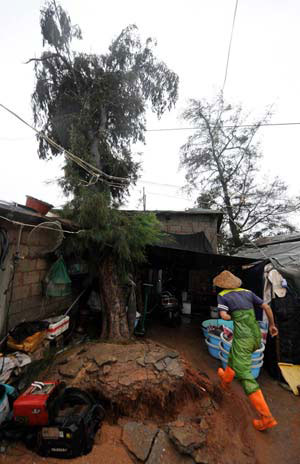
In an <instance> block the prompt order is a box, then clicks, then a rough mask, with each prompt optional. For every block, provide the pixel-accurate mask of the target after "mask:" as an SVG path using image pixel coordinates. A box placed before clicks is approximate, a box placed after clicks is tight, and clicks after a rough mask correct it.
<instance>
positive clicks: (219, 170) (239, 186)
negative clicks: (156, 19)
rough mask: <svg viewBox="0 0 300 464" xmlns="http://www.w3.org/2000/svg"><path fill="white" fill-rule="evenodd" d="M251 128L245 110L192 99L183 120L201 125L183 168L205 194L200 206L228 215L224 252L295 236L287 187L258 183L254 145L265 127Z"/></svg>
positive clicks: (189, 144)
mask: <svg viewBox="0 0 300 464" xmlns="http://www.w3.org/2000/svg"><path fill="white" fill-rule="evenodd" d="M270 116H271V112H270V110H268V111H267V113H266V115H265V117H264V118H263V119H262V120H260V121H257V122H255V123H254V125H253V126H252V127H250V126H247V125H246V124H247V123H248V124H249V115H245V114H244V113H243V110H242V107H241V106H235V107H234V106H232V105H226V104H225V102H224V100H223V96H222V95H218V96H217V98H216V99H215V100H214V101H213V102H208V101H198V100H191V101H190V103H189V106H188V108H187V109H186V110H185V111H184V113H183V118H184V119H185V120H186V121H188V122H190V123H191V124H192V125H194V126H198V127H199V129H198V130H196V131H195V132H194V133H193V134H192V135H191V136H189V137H188V140H187V142H186V143H185V144H184V145H183V146H182V147H181V166H183V167H184V168H186V172H187V173H186V180H187V182H188V184H189V188H190V189H191V190H193V189H197V190H198V191H199V197H198V206H200V207H204V208H205V207H206V208H214V209H218V210H221V211H222V212H223V213H224V220H223V225H222V230H221V234H222V235H221V237H222V251H227V252H228V251H230V250H232V249H233V248H234V247H238V246H240V245H242V243H244V242H247V241H249V240H252V239H255V238H258V237H259V236H264V235H270V234H272V233H273V234H278V233H284V232H291V231H294V230H295V227H294V226H293V225H292V224H291V223H290V222H289V220H288V217H287V215H286V212H288V211H290V210H298V209H299V208H300V205H299V203H298V201H297V200H293V199H290V198H289V196H288V191H287V185H286V184H285V183H284V182H283V181H282V180H280V179H279V178H277V177H276V178H275V179H273V180H271V181H269V180H267V179H264V180H261V181H259V180H258V172H259V168H260V166H259V162H260V160H261V158H262V154H261V152H260V146H259V144H258V143H257V142H255V141H254V138H255V136H256V135H257V132H258V130H259V128H260V125H261V124H262V122H265V121H267V120H268V119H269V118H270Z"/></svg>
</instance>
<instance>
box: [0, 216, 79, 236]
mask: <svg viewBox="0 0 300 464" xmlns="http://www.w3.org/2000/svg"><path fill="white" fill-rule="evenodd" d="M0 219H3V220H4V221H7V222H11V223H12V224H16V225H18V226H25V227H33V228H34V227H35V226H34V224H28V223H25V222H20V221H15V220H14V219H9V218H7V217H5V216H0ZM49 224H51V222H50V221H49ZM40 229H45V230H52V232H53V231H55V229H53V227H47V226H41V227H40ZM61 232H64V233H66V234H75V235H77V234H80V233H82V232H86V230H85V229H80V230H76V231H73V230H65V229H61Z"/></svg>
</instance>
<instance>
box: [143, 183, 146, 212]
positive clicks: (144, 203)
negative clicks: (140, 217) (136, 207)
mask: <svg viewBox="0 0 300 464" xmlns="http://www.w3.org/2000/svg"><path fill="white" fill-rule="evenodd" d="M143 208H144V211H146V193H145V187H143Z"/></svg>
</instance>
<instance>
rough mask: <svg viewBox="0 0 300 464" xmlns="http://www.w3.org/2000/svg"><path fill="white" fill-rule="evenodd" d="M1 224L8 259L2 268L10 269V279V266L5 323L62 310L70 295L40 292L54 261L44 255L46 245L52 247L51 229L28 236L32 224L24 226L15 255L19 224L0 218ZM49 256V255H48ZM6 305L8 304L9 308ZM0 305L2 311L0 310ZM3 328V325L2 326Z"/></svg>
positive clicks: (44, 315) (11, 324)
mask: <svg viewBox="0 0 300 464" xmlns="http://www.w3.org/2000/svg"><path fill="white" fill-rule="evenodd" d="M0 227H4V228H5V229H6V231H7V233H8V238H9V246H10V255H11V257H10V262H8V263H6V266H5V269H6V271H5V272H9V273H10V274H11V277H10V279H9V281H11V278H12V273H13V267H14V269H15V270H14V278H13V285H10V287H9V289H8V291H7V295H6V305H5V306H6V307H5V308H3V309H4V311H5V313H6V312H7V309H8V310H9V322H8V327H9V328H12V327H14V326H15V325H17V324H18V323H20V322H23V321H31V320H40V319H44V318H45V317H48V316H50V315H56V314H62V313H63V312H64V311H65V310H66V309H67V308H68V306H69V305H70V303H71V301H72V296H69V297H61V298H60V297H56V298H53V297H52V298H50V297H49V298H46V297H45V296H44V295H43V286H42V282H43V280H44V279H45V276H46V274H47V272H48V271H49V269H50V267H51V265H52V264H53V262H54V261H55V258H51V256H50V255H43V251H45V249H47V248H48V249H49V248H51V246H52V245H53V243H54V240H55V236H54V235H53V234H54V233H53V232H52V231H50V230H42V229H39V228H38V229H36V232H33V233H32V234H31V235H30V236H29V234H30V231H31V230H32V228H31V227H26V228H25V227H24V229H23V230H22V234H21V240H20V246H19V250H18V251H19V253H18V254H17V256H18V259H14V256H15V255H16V253H17V244H18V237H19V231H20V227H19V226H17V225H13V224H11V223H7V222H5V221H3V220H2V221H1V220H0ZM49 256H50V257H49ZM8 306H9V308H8ZM3 309H2V308H1V311H2V310H3ZM1 329H2V328H1Z"/></svg>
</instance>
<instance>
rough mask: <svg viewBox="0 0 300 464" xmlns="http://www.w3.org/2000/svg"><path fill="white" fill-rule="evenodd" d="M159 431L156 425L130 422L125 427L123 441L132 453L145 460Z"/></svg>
mask: <svg viewBox="0 0 300 464" xmlns="http://www.w3.org/2000/svg"><path fill="white" fill-rule="evenodd" d="M157 433H158V428H157V427H156V426H147V425H144V424H142V423H138V422H128V423H127V424H126V425H125V426H124V427H123V434H122V441H123V443H124V445H125V446H126V447H127V448H128V450H129V451H130V452H131V453H133V454H134V455H135V456H136V457H137V458H138V459H140V460H141V461H145V460H146V459H147V457H148V456H149V453H150V451H151V448H152V444H153V440H154V439H155V437H156V435H157Z"/></svg>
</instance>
